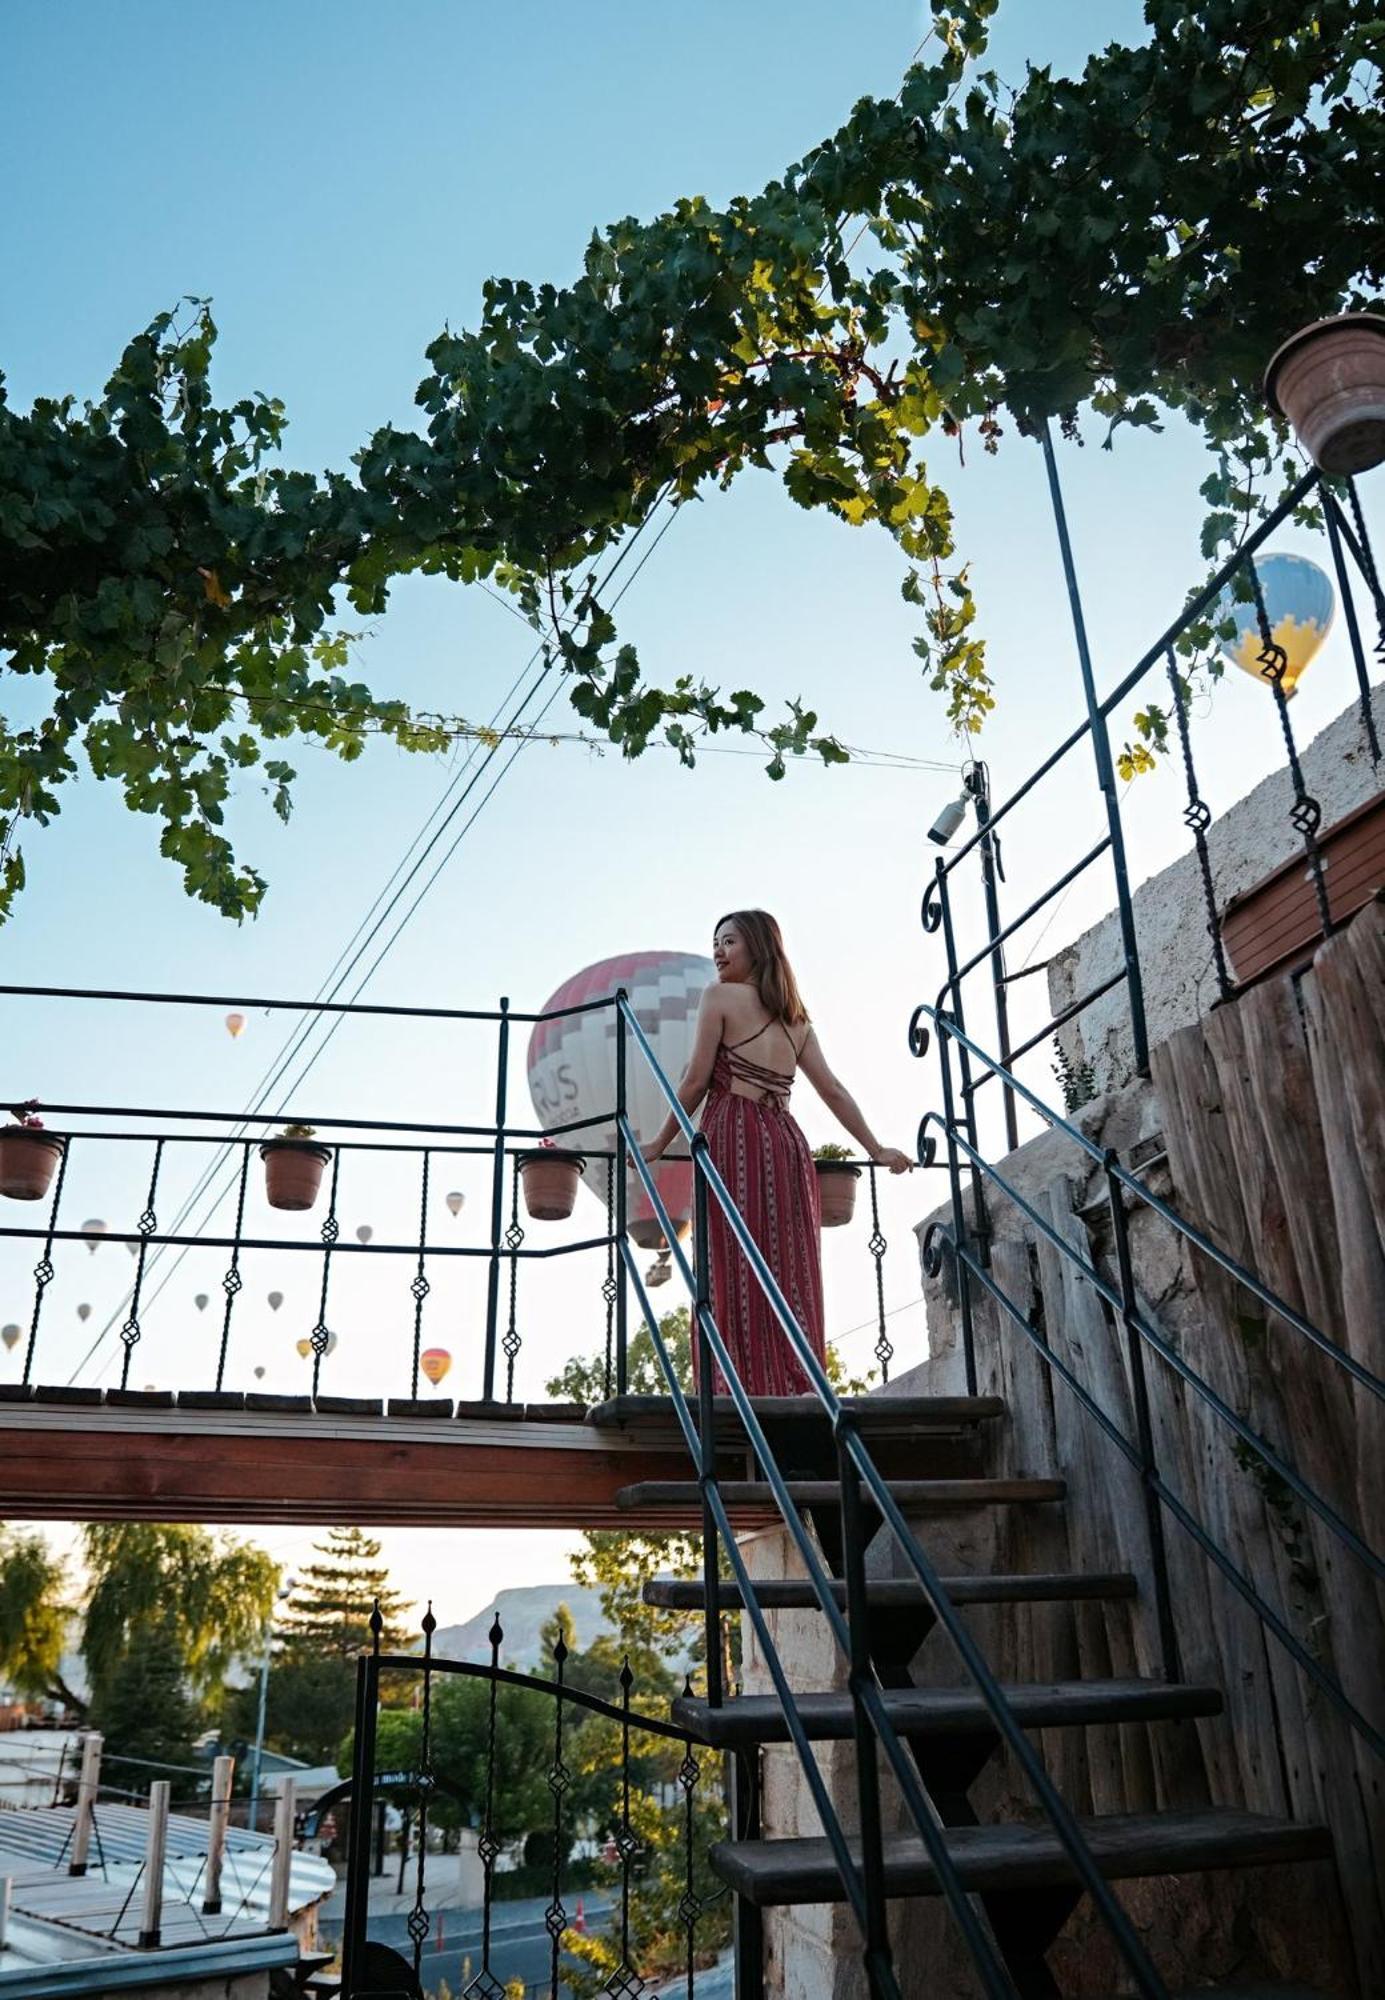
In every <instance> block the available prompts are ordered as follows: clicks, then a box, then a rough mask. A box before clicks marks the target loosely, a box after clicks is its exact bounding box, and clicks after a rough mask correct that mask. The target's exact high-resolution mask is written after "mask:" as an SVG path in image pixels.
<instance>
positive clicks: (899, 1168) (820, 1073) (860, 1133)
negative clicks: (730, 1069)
mask: <svg viewBox="0 0 1385 2000" xmlns="http://www.w3.org/2000/svg"><path fill="white" fill-rule="evenodd" d="M798 1066H799V1068H800V1069H801V1070H802V1072H803V1074H804V1075H805V1076H806V1077H807V1079H808V1081H809V1083H811V1084H812V1086H813V1088H814V1090H815V1091H816V1092H817V1094H818V1096H819V1097H820V1098H821V1099H822V1101H823V1103H824V1104H825V1105H826V1106H827V1108H828V1110H829V1111H830V1112H831V1113H832V1115H833V1117H835V1118H838V1119H840V1120H841V1122H842V1124H843V1125H844V1126H845V1127H846V1129H847V1131H848V1132H849V1133H850V1134H851V1136H852V1138H853V1139H854V1140H855V1141H856V1144H857V1145H858V1146H859V1147H860V1148H861V1150H862V1152H863V1153H864V1154H865V1155H866V1158H867V1159H869V1160H874V1161H875V1162H876V1164H877V1166H882V1167H888V1168H889V1170H890V1172H891V1173H892V1174H906V1173H908V1171H909V1169H910V1167H911V1166H912V1165H913V1161H912V1160H911V1159H909V1157H908V1155H907V1154H905V1153H901V1152H900V1150H899V1148H898V1147H897V1146H882V1145H881V1143H880V1141H879V1140H878V1139H877V1138H876V1136H875V1134H874V1133H873V1132H872V1131H871V1129H870V1127H869V1125H867V1123H866V1117H865V1113H864V1112H863V1111H862V1109H861V1107H860V1105H859V1104H858V1103H857V1102H856V1099H855V1098H854V1097H853V1096H852V1095H851V1092H850V1091H849V1090H848V1089H847V1087H846V1085H845V1084H844V1083H843V1082H842V1080H841V1078H840V1077H838V1076H834V1075H833V1073H832V1071H831V1070H830V1069H829V1068H828V1066H827V1058H826V1057H825V1056H824V1055H823V1053H822V1047H821V1044H820V1043H819V1041H818V1037H817V1029H816V1028H810V1029H809V1030H808V1039H807V1041H806V1042H805V1043H804V1044H803V1049H802V1052H801V1054H800V1055H799V1058H798Z"/></svg>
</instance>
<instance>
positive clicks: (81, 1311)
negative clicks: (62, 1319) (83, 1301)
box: [77, 1305, 91, 1326]
mask: <svg viewBox="0 0 1385 2000" xmlns="http://www.w3.org/2000/svg"><path fill="white" fill-rule="evenodd" d="M77 1317H78V1319H79V1320H81V1322H82V1324H83V1325H84V1326H85V1324H86V1322H87V1321H88V1320H89V1319H90V1318H91V1307H90V1306H88V1305H80V1306H78V1308H77Z"/></svg>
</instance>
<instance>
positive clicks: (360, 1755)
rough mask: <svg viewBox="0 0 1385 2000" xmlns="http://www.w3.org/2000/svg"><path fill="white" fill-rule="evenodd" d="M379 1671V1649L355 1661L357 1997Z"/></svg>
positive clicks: (353, 1924) (346, 1946)
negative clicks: (377, 1655) (377, 1658)
mask: <svg viewBox="0 0 1385 2000" xmlns="http://www.w3.org/2000/svg"><path fill="white" fill-rule="evenodd" d="M379 1679H380V1670H379V1666H378V1664H377V1662H376V1656H375V1654H374V1652H370V1653H362V1654H361V1656H360V1658H359V1659H358V1660H357V1662H356V1731H355V1744H354V1751H353V1755H352V1758H351V1825H350V1827H349V1829H348V1833H347V1843H346V1911H345V1916H344V1920H343V1924H342V1938H341V1966H342V1974H341V1990H342V1996H343V2000H352V1996H353V1995H354V1993H355V1991H356V1980H357V1979H358V1977H360V1972H361V1960H362V1956H363V1953H364V1950H365V1941H366V1920H367V1916H368V1913H369V1909H370V1801H371V1796H372V1794H373V1792H374V1790H375V1706H376V1698H377V1695H378V1692H379Z"/></svg>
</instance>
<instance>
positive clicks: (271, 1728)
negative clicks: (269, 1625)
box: [222, 1652, 356, 1764]
mask: <svg viewBox="0 0 1385 2000" xmlns="http://www.w3.org/2000/svg"><path fill="white" fill-rule="evenodd" d="M259 1702H260V1681H259V1675H258V1674H256V1675H255V1676H254V1678H253V1679H252V1680H250V1681H249V1682H248V1683H247V1684H246V1685H245V1686H244V1687H238V1688H233V1689H232V1690H231V1692H230V1694H229V1696H228V1698H227V1701H226V1704H225V1707H224V1709H223V1711H222V1728H223V1730H224V1731H225V1734H226V1736H227V1738H228V1739H229V1741H231V1742H232V1743H239V1744H250V1743H252V1742H253V1741H254V1739H255V1729H256V1725H257V1723H258V1720H259ZM355 1712H356V1676H355V1672H354V1670H353V1669H352V1667H351V1665H350V1663H349V1662H347V1661H344V1660H338V1659H325V1658H319V1657H318V1656H317V1655H315V1654H312V1653H296V1652H295V1653H282V1652H281V1653H278V1654H276V1655H275V1656H274V1657H273V1658H272V1659H271V1661H270V1666H269V1681H268V1684H267V1686H266V1689H265V1742H266V1743H267V1744H268V1745H269V1747H270V1749H271V1750H279V1751H282V1753H283V1754H284V1755H285V1756H286V1757H301V1758H302V1760H303V1762H304V1763H305V1764H327V1763H330V1762H331V1761H332V1759H333V1758H334V1757H335V1756H336V1753H337V1746H338V1745H339V1744H340V1742H341V1740H342V1737H343V1736H344V1735H345V1733H346V1731H347V1730H348V1729H349V1728H350V1727H351V1722H352V1718H353V1716H354V1715H355Z"/></svg>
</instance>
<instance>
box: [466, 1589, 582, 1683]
mask: <svg viewBox="0 0 1385 2000" xmlns="http://www.w3.org/2000/svg"><path fill="white" fill-rule="evenodd" d="M560 1604H565V1605H566V1606H567V1608H568V1610H569V1611H570V1612H571V1613H572V1622H573V1625H574V1626H575V1628H576V1632H577V1645H578V1649H579V1650H583V1649H585V1648H586V1647H588V1646H590V1645H591V1643H592V1641H593V1640H594V1639H597V1638H599V1637H600V1636H601V1634H602V1633H603V1632H609V1631H611V1630H612V1627H611V1625H610V1624H609V1623H608V1622H607V1620H606V1619H604V1618H603V1617H602V1615H601V1593H600V1591H598V1590H591V1589H588V1588H587V1586H586V1585H584V1584H580V1583H531V1584H526V1585H525V1586H524V1587H523V1588H522V1589H517V1590H500V1591H497V1592H496V1594H495V1597H494V1598H493V1599H492V1600H491V1602H490V1603H489V1604H487V1606H486V1607H485V1609H484V1610H483V1611H478V1612H477V1613H476V1616H475V1617H474V1618H468V1619H467V1621H466V1623H465V1624H464V1625H440V1626H439V1627H438V1630H437V1631H436V1632H435V1633H434V1634H433V1651H434V1652H435V1653H437V1654H438V1655H440V1657H441V1658H443V1659H445V1660H481V1661H489V1659H490V1656H491V1642H490V1638H489V1636H488V1635H489V1633H490V1629H491V1621H492V1620H493V1619H494V1617H495V1615H496V1613H497V1612H498V1613H499V1614H500V1625H501V1629H502V1631H503V1632H504V1634H505V1637H504V1639H503V1640H502V1641H501V1646H500V1662H501V1665H502V1666H506V1667H519V1668H526V1667H536V1666H537V1665H538V1664H539V1655H540V1652H541V1650H542V1645H541V1639H540V1634H541V1633H542V1631H543V1628H544V1626H545V1625H546V1624H547V1623H548V1621H549V1619H550V1618H551V1617H552V1616H553V1614H554V1612H555V1611H556V1610H557V1609H558V1606H559V1605H560Z"/></svg>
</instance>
